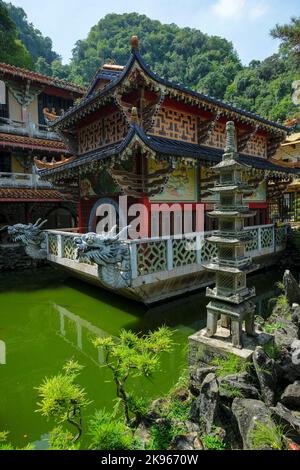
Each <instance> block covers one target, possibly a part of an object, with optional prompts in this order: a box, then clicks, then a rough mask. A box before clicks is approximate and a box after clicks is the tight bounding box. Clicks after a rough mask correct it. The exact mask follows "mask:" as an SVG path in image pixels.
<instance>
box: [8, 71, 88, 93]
mask: <svg viewBox="0 0 300 470" xmlns="http://www.w3.org/2000/svg"><path fill="white" fill-rule="evenodd" d="M0 76H13V77H20V78H22V79H26V80H31V81H32V82H36V83H41V84H43V85H47V86H54V87H56V88H61V89H64V90H68V91H71V92H75V93H77V94H79V95H83V94H84V93H85V92H86V89H85V88H84V87H81V86H78V85H75V84H74V83H69V82H67V81H65V80H61V79H59V78H56V77H49V76H47V75H43V74H41V73H37V72H33V71H31V70H26V69H23V68H20V67H16V66H14V65H9V64H4V63H0Z"/></svg>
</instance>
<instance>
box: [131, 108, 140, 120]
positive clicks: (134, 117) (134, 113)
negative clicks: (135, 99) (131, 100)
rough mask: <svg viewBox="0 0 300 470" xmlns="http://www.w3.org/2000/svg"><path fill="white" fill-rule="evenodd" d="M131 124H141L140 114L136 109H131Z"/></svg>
mask: <svg viewBox="0 0 300 470" xmlns="http://www.w3.org/2000/svg"><path fill="white" fill-rule="evenodd" d="M130 123H131V124H138V123H139V114H138V110H137V108H136V107H133V108H132V109H131V117H130Z"/></svg>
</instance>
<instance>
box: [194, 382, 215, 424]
mask: <svg viewBox="0 0 300 470" xmlns="http://www.w3.org/2000/svg"><path fill="white" fill-rule="evenodd" d="M219 406H220V395H219V385H218V381H217V378H216V376H215V374H213V373H210V374H208V375H207V376H206V378H205V379H204V381H203V383H202V386H201V390H200V395H199V397H198V398H197V399H196V400H195V401H194V403H193V406H192V409H191V419H192V421H195V422H199V423H201V424H202V425H203V426H204V428H205V431H206V432H207V433H210V432H211V430H212V427H213V426H214V425H215V424H216V423H217V418H218V414H219Z"/></svg>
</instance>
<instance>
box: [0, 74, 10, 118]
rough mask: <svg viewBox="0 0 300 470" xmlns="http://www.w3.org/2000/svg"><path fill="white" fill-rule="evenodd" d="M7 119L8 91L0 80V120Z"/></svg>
mask: <svg viewBox="0 0 300 470" xmlns="http://www.w3.org/2000/svg"><path fill="white" fill-rule="evenodd" d="M1 117H2V118H9V110H8V91H7V87H6V85H5V83H4V82H3V81H1V80H0V118H1Z"/></svg>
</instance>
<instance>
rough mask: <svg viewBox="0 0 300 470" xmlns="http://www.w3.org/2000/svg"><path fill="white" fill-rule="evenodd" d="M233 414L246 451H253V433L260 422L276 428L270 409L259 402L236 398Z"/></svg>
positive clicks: (262, 448) (264, 446)
mask: <svg viewBox="0 0 300 470" xmlns="http://www.w3.org/2000/svg"><path fill="white" fill-rule="evenodd" d="M232 412H233V415H234V417H235V419H236V420H237V424H238V427H239V431H240V434H241V437H242V441H243V448H244V449H245V450H253V449H254V444H253V431H254V429H255V427H256V424H257V423H258V422H260V423H263V424H265V425H267V426H268V427H271V428H275V424H274V422H273V421H272V419H271V416H270V411H269V408H268V407H267V406H266V405H265V404H264V403H263V402H262V401H259V400H251V399H244V398H235V399H234V401H233V403H232ZM269 449H270V447H268V446H267V445H262V446H261V447H260V449H257V450H269Z"/></svg>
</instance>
